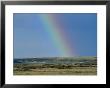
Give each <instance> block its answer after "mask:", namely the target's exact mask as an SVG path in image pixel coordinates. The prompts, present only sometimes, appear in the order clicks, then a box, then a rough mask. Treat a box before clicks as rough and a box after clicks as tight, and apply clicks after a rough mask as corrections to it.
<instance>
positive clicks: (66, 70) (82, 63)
mask: <svg viewBox="0 0 110 88" xmlns="http://www.w3.org/2000/svg"><path fill="white" fill-rule="evenodd" d="M14 75H97V57H93V56H91V57H47V58H45V57H44V58H15V59H14Z"/></svg>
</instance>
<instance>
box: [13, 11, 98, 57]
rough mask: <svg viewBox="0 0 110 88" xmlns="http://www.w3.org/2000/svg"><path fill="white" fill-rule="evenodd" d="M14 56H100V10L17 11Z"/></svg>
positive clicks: (14, 23)
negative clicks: (98, 34) (93, 11)
mask: <svg viewBox="0 0 110 88" xmlns="http://www.w3.org/2000/svg"><path fill="white" fill-rule="evenodd" d="M13 19H14V20H13V21H14V22H13V33H14V38H13V42H14V47H13V48H14V58H27V57H29V58H30V57H74V56H97V14H95V13H43V14H42V13H15V14H14V16H13Z"/></svg>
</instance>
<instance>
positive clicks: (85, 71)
mask: <svg viewBox="0 0 110 88" xmlns="http://www.w3.org/2000/svg"><path fill="white" fill-rule="evenodd" d="M34 66H35V65H34ZM28 68H29V67H24V68H22V69H20V68H19V69H16V68H14V73H13V74H14V75H97V67H96V66H83V67H80V66H74V67H71V68H70V67H63V68H54V67H53V68H52V67H48V68H47V67H45V68H34V67H31V68H29V69H28Z"/></svg>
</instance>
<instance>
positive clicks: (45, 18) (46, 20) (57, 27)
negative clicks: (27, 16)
mask: <svg viewBox="0 0 110 88" xmlns="http://www.w3.org/2000/svg"><path fill="white" fill-rule="evenodd" d="M39 16H40V18H41V20H42V22H43V24H44V27H45V29H46V31H47V32H48V33H49V35H50V36H51V38H52V40H53V42H54V44H55V46H56V47H57V48H58V49H59V51H60V53H61V56H62V57H73V56H75V52H73V48H72V47H73V45H71V44H70V41H68V38H67V36H66V34H65V32H64V31H63V25H61V24H62V23H59V22H60V21H59V20H58V18H56V16H54V14H39ZM71 46H72V47H71Z"/></svg>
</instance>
